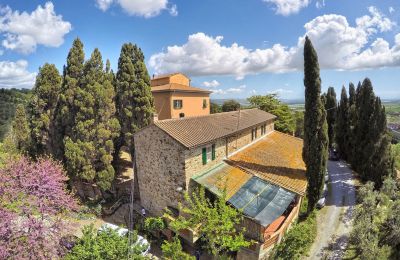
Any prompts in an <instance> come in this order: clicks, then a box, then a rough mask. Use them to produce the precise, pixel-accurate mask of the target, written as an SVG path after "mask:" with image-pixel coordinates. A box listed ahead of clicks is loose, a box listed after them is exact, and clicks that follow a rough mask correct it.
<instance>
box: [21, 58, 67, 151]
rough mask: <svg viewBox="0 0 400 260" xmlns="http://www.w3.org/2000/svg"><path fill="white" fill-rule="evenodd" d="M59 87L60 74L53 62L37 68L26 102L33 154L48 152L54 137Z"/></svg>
mask: <svg viewBox="0 0 400 260" xmlns="http://www.w3.org/2000/svg"><path fill="white" fill-rule="evenodd" d="M60 89H61V75H60V73H59V72H58V70H57V68H56V66H55V65H54V64H48V63H46V64H44V65H43V67H41V68H39V73H38V75H37V77H36V83H35V86H34V88H33V93H32V97H31V99H30V101H29V104H28V114H29V121H30V129H31V139H32V148H31V152H32V153H33V155H35V156H37V155H41V154H50V153H51V152H52V150H53V149H52V148H53V144H52V141H53V140H54V138H53V137H52V134H53V133H54V131H51V130H52V128H53V127H54V122H55V118H54V112H55V108H56V105H57V100H58V94H59V92H60Z"/></svg>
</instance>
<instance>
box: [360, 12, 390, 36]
mask: <svg viewBox="0 0 400 260" xmlns="http://www.w3.org/2000/svg"><path fill="white" fill-rule="evenodd" d="M368 11H369V12H370V15H364V16H363V17H360V18H357V19H356V24H357V27H359V28H361V29H364V30H366V31H367V32H368V33H370V34H371V33H376V32H377V30H378V29H379V31H380V32H387V31H390V30H392V28H393V26H394V25H395V23H394V22H392V21H391V20H390V19H389V18H387V17H385V16H384V15H383V14H382V13H381V12H380V11H379V10H378V9H377V8H376V7H374V6H370V7H368Z"/></svg>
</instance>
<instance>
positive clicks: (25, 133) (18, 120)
mask: <svg viewBox="0 0 400 260" xmlns="http://www.w3.org/2000/svg"><path fill="white" fill-rule="evenodd" d="M12 137H13V139H14V143H15V146H16V147H17V149H18V150H19V151H20V152H21V153H27V152H29V148H30V147H31V138H30V131H29V124H28V120H27V115H26V111H25V107H24V105H22V104H18V105H17V107H16V109H15V118H14V122H13V124H12Z"/></svg>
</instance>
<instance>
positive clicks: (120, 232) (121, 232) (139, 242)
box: [98, 223, 150, 256]
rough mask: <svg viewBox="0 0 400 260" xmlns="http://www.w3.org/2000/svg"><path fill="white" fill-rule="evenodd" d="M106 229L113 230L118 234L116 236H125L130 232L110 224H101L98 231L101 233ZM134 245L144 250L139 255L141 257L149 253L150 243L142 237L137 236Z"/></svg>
mask: <svg viewBox="0 0 400 260" xmlns="http://www.w3.org/2000/svg"><path fill="white" fill-rule="evenodd" d="M106 229H112V230H115V231H116V232H117V233H118V235H120V236H126V235H128V233H129V232H130V231H129V230H128V229H127V228H121V227H119V226H117V225H114V224H111V223H105V224H103V225H102V226H101V227H100V228H99V229H98V230H99V231H103V230H106ZM135 245H140V246H142V247H143V248H144V249H143V251H142V253H141V255H142V256H146V255H147V254H148V253H149V251H150V243H149V242H148V241H147V240H146V239H145V238H144V237H142V236H140V235H138V236H137V241H136V243H135Z"/></svg>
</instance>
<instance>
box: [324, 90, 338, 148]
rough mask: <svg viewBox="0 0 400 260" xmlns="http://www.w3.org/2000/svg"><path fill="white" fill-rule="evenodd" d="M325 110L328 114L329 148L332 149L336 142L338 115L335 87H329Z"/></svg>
mask: <svg viewBox="0 0 400 260" xmlns="http://www.w3.org/2000/svg"><path fill="white" fill-rule="evenodd" d="M325 110H326V112H327V115H326V121H327V123H328V138H329V147H330V148H332V146H333V143H334V141H335V121H336V113H337V101H336V92H335V89H334V88H333V87H329V88H328V91H327V93H326V95H325Z"/></svg>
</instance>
